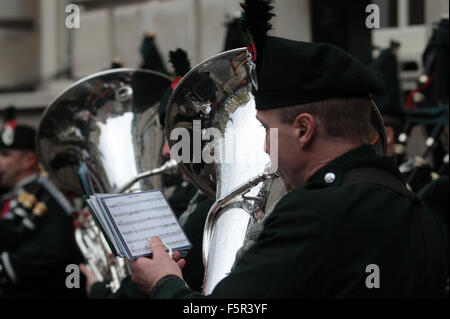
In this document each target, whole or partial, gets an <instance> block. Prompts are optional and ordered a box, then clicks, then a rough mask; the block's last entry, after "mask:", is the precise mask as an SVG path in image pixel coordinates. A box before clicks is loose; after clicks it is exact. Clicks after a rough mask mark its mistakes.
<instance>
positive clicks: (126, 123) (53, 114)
mask: <svg viewBox="0 0 450 319" xmlns="http://www.w3.org/2000/svg"><path fill="white" fill-rule="evenodd" d="M169 85H170V80H169V78H168V77H166V76H165V75H163V74H160V73H157V72H153V71H149V70H135V69H114V70H107V71H102V72H98V73H95V74H92V75H89V76H87V77H85V78H83V79H81V80H79V81H77V82H76V83H74V84H73V85H71V86H70V87H68V88H67V89H65V90H64V91H63V92H61V93H60V94H59V95H58V96H57V97H56V98H55V99H54V100H53V101H52V102H51V103H50V105H49V106H48V107H47V108H46V110H45V112H44V113H43V115H42V117H41V119H40V124H39V128H38V133H37V139H36V147H37V154H38V157H39V159H40V161H41V162H42V164H43V166H44V167H45V169H46V170H47V171H48V172H49V175H50V178H51V179H52V180H53V181H54V182H55V183H56V184H57V186H58V187H59V188H60V189H61V190H62V191H63V192H65V193H66V194H73V195H74V196H76V197H80V196H82V195H83V194H89V193H118V192H123V191H127V192H134V191H141V190H148V189H154V188H161V186H162V180H161V175H160V174H161V173H163V172H165V171H167V170H169V169H172V168H173V166H174V165H173V164H174V163H173V162H171V163H167V164H166V165H165V166H163V167H161V165H162V160H163V159H162V157H161V152H160V150H161V148H162V145H163V142H164V134H163V130H162V127H161V124H160V123H159V114H158V110H159V101H160V99H161V97H162V96H163V94H164V92H165V90H166V89H167V87H168V86H169ZM83 170H84V174H82V175H83V176H84V177H85V180H84V182H83V183H81V182H80V179H79V174H80V172H82V171H83ZM82 184H83V185H82ZM75 237H76V241H77V243H78V246H79V247H80V250H81V251H82V253H83V254H84V256H85V259H86V261H87V262H88V263H89V265H90V268H91V269H92V271H93V272H94V273H95V274H96V275H97V277H98V278H99V279H100V280H106V281H109V282H110V283H111V288H112V290H113V291H114V290H116V289H117V288H118V287H119V285H120V281H121V279H123V278H124V277H125V276H126V275H127V274H128V270H127V265H126V263H125V260H123V259H121V258H116V257H114V256H113V255H112V253H111V251H110V249H109V246H108V244H107V242H106V240H105V238H104V236H103V235H102V233H101V231H100V230H99V229H98V227H97V225H96V223H95V222H94V220H93V219H92V217H91V216H88V218H87V220H86V221H85V223H84V226H83V227H80V228H77V229H76V230H75Z"/></svg>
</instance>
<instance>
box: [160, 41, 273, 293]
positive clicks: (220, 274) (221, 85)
mask: <svg viewBox="0 0 450 319" xmlns="http://www.w3.org/2000/svg"><path fill="white" fill-rule="evenodd" d="M255 86H256V82H255V65H254V63H253V62H252V60H251V56H250V54H249V53H248V51H247V50H246V49H245V48H241V49H235V50H230V51H227V52H224V53H221V54H218V55H216V56H214V57H213V58H211V59H209V60H207V61H205V62H203V63H201V64H199V65H197V66H196V67H195V68H193V69H192V70H191V71H190V72H189V73H187V74H186V75H185V76H184V78H183V79H182V80H181V82H180V83H179V84H178V86H177V87H176V89H175V90H174V92H173V94H172V96H171V98H170V100H169V105H168V109H167V113H166V136H167V139H168V141H169V145H170V146H171V156H172V158H176V159H177V160H179V161H181V163H180V166H181V169H183V170H184V171H185V173H186V174H187V175H188V177H189V178H190V179H191V181H192V182H193V183H194V184H196V186H198V187H199V188H200V189H201V190H202V191H203V192H204V193H205V194H207V195H208V196H209V197H210V198H211V199H217V200H216V202H215V203H214V205H213V206H212V208H211V209H210V211H209V213H208V217H207V220H206V224H205V228H204V234H203V262H204V265H205V277H204V282H203V292H204V293H205V294H209V293H211V291H212V290H213V289H214V287H215V286H216V284H217V283H218V282H219V281H220V280H222V279H223V278H224V277H226V276H227V274H228V273H229V272H230V270H231V268H232V266H233V263H234V261H235V258H236V253H237V252H238V250H239V249H240V248H241V247H242V246H243V244H244V240H245V236H246V233H247V230H248V229H249V227H250V226H251V225H252V224H254V223H257V222H258V218H257V216H256V213H257V212H264V210H265V206H266V202H267V198H268V194H269V191H270V187H269V186H270V184H271V183H270V182H271V179H272V178H274V177H275V173H274V172H273V171H272V172H269V171H265V169H266V167H267V166H268V164H269V163H270V158H269V155H268V154H266V153H265V151H264V141H265V130H264V128H263V127H262V126H261V124H260V123H259V122H258V120H257V119H256V108H255V103H254V97H253V94H252V89H253V88H254V87H255ZM181 130H187V131H188V132H189V136H190V141H189V143H190V146H189V149H188V148H185V149H184V151H188V153H190V152H189V150H192V154H190V155H192V156H190V158H189V159H187V158H183V156H182V154H179V152H177V150H178V146H179V145H181V144H180V143H183V140H182V139H181V140H179V139H177V131H178V132H181ZM214 133H215V134H214ZM211 134H212V135H211ZM181 136H182V135H181ZM211 136H213V138H211ZM180 148H181V147H180ZM177 154H178V155H181V157H179V156H178V155H177ZM209 157H213V158H214V159H213V160H212V161H211V160H208V158H209Z"/></svg>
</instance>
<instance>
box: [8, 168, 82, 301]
mask: <svg viewBox="0 0 450 319" xmlns="http://www.w3.org/2000/svg"><path fill="white" fill-rule="evenodd" d="M22 192H26V193H28V194H33V195H34V196H35V197H36V200H37V201H38V202H41V203H44V204H45V206H46V207H47V211H46V212H45V214H44V215H42V216H40V217H36V216H33V213H32V211H31V209H30V210H28V209H25V208H24V207H20V208H19V206H20V204H17V202H18V197H17V195H18V194H19V193H22ZM12 196H13V197H12V199H11V201H16V204H12V209H11V211H12V212H11V213H10V214H9V215H8V216H7V217H5V218H3V219H0V230H1V231H2V235H1V236H0V238H1V243H0V298H72V297H76V298H81V297H84V295H85V294H84V289H68V288H67V286H66V278H67V276H68V275H69V273H66V267H67V266H68V265H69V264H76V265H77V264H79V263H80V262H81V261H82V255H81V253H80V251H79V250H78V248H77V246H76V244H75V240H74V237H73V227H72V218H71V216H70V215H69V213H70V209H71V208H70V204H69V203H68V202H67V201H66V200H65V199H64V198H63V197H62V194H61V193H60V192H59V191H58V190H57V189H56V188H55V187H54V186H53V185H52V184H51V183H50V182H49V181H48V180H47V179H46V178H44V177H42V176H38V175H36V176H35V177H34V178H32V177H31V176H30V178H28V181H27V182H26V183H24V184H22V185H21V187H20V188H18V190H17V191H14V192H12ZM0 204H1V203H0ZM24 221H28V222H27V223H25V222H24Z"/></svg>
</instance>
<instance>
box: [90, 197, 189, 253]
mask: <svg viewBox="0 0 450 319" xmlns="http://www.w3.org/2000/svg"><path fill="white" fill-rule="evenodd" d="M85 199H86V202H87V204H88V206H89V208H90V210H91V214H92V215H93V217H94V219H95V221H96V223H97V225H98V226H99V227H100V229H101V231H102V232H103V235H104V236H105V238H106V240H107V242H108V244H109V246H110V248H111V251H112V252H113V254H114V255H115V256H118V257H123V258H128V259H134V258H138V257H142V256H151V255H152V252H151V249H150V242H149V239H150V238H151V237H153V236H159V237H160V238H161V240H162V242H163V243H164V244H165V245H166V247H168V248H170V249H171V250H173V251H175V250H178V251H180V252H182V254H183V253H185V252H186V251H187V250H188V249H190V248H191V247H192V245H191V243H190V242H189V240H188V238H187V237H186V235H185V234H184V232H183V229H182V228H181V226H180V224H179V223H178V220H177V218H176V217H175V215H174V213H173V212H172V210H171V208H170V206H169V204H168V203H167V201H166V199H165V198H164V195H163V194H162V192H161V191H160V190H152V191H144V192H140V193H130V194H94V195H90V196H85ZM167 250H168V249H167Z"/></svg>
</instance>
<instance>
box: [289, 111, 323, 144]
mask: <svg viewBox="0 0 450 319" xmlns="http://www.w3.org/2000/svg"><path fill="white" fill-rule="evenodd" d="M316 125H317V123H316V119H315V118H314V116H313V115H311V114H310V113H302V114H299V115H298V116H297V117H296V118H295V122H294V127H295V134H296V139H297V141H298V143H299V145H300V147H302V148H305V147H308V146H310V145H311V142H312V140H313V137H314V135H315V133H316Z"/></svg>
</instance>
